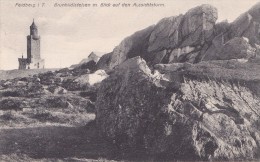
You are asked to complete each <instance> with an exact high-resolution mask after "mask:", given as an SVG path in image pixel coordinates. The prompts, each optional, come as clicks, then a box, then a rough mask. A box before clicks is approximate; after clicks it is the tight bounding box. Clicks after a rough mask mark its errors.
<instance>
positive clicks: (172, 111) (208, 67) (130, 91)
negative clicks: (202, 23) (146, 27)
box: [96, 57, 260, 160]
mask: <svg viewBox="0 0 260 162" xmlns="http://www.w3.org/2000/svg"><path fill="white" fill-rule="evenodd" d="M174 65H175V64H172V65H171V66H170V65H158V66H157V68H158V70H159V71H160V72H161V73H160V72H158V71H157V72H155V73H154V74H152V73H151V70H150V69H149V67H148V66H147V65H146V62H145V61H144V60H143V59H141V58H140V57H135V58H132V59H128V60H127V61H125V62H124V63H122V64H120V65H119V66H118V68H116V69H115V71H114V72H113V73H111V75H110V76H109V77H108V78H107V79H105V80H104V81H103V82H102V83H101V85H100V89H99V92H98V98H97V101H96V115H97V116H96V120H97V125H98V129H99V132H100V135H102V136H104V137H106V138H108V139H110V140H111V141H114V143H115V144H116V145H117V146H118V147H119V148H121V150H123V152H124V153H127V152H131V153H134V152H135V153H138V152H142V153H143V154H145V153H146V154H148V155H149V156H150V157H155V158H160V160H162V158H166V159H167V158H169V159H182V160H196V159H197V160H209V159H212V160H236V159H240V160H241V159H255V158H259V155H260V154H259V151H260V127H259V125H260V123H259V118H260V106H259V104H260V98H259V97H260V95H259V87H260V75H259V73H258V72H257V69H259V68H260V67H259V65H258V64H249V63H247V64H243V63H240V62H238V61H235V60H233V61H229V62H225V61H215V62H202V63H199V64H189V63H185V64H182V65H181V64H176V66H177V67H175V66H174ZM162 72H163V73H164V74H163V73H162ZM257 87H258V89H257Z"/></svg>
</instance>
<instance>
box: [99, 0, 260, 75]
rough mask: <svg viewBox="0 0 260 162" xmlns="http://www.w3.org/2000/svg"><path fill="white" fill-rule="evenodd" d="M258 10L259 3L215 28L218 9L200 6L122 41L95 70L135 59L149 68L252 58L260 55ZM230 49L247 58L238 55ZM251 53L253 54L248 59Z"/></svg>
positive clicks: (107, 68)
mask: <svg viewBox="0 0 260 162" xmlns="http://www.w3.org/2000/svg"><path fill="white" fill-rule="evenodd" d="M259 9H260V4H259V3H258V4H256V5H255V6H253V7H252V8H251V9H250V10H249V11H247V12H245V13H243V14H242V15H241V16H239V17H238V18H237V19H236V20H234V21H233V22H231V23H228V22H227V21H223V22H220V23H217V24H216V21H217V18H218V15H217V9H216V8H215V7H213V6H210V5H201V6H198V7H195V8H192V9H190V10H189V11H188V12H187V13H186V14H183V15H182V14H181V15H179V16H173V17H168V18H164V19H162V20H160V21H159V22H158V23H157V24H156V25H155V26H150V27H148V28H146V29H143V30H141V31H138V32H136V33H134V34H133V35H131V36H129V37H127V38H125V39H124V40H123V41H122V42H121V43H120V44H119V45H118V46H117V47H116V48H114V50H113V52H112V53H109V54H107V55H106V56H104V57H103V58H102V60H100V62H99V63H98V65H99V66H98V69H104V70H106V71H107V70H111V69H114V68H116V67H117V66H118V65H119V64H121V63H123V62H124V61H125V60H127V59H129V58H133V57H136V56H140V57H142V58H143V59H145V61H146V62H147V64H148V66H149V67H153V66H154V65H156V64H159V63H160V64H166V63H176V62H189V63H198V62H200V61H208V60H219V59H220V60H222V59H230V58H232V59H241V58H243V59H249V58H254V57H255V56H256V55H260V52H259V51H260V50H259V49H258V48H259V45H260V20H259V17H260V12H259ZM242 38H246V39H248V42H247V43H246V42H243V39H242ZM238 39H240V41H242V43H241V44H240V43H238ZM232 46H233V47H235V46H237V47H238V48H237V49H242V50H243V51H249V53H250V54H249V53H248V52H242V53H238V52H237V51H236V50H234V49H233V48H232ZM250 51H255V53H254V54H252V55H251V53H252V52H250ZM227 53H228V55H227V56H225V55H226V54H227ZM103 64H105V65H103Z"/></svg>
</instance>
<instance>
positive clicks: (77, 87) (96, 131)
mask: <svg viewBox="0 0 260 162" xmlns="http://www.w3.org/2000/svg"><path fill="white" fill-rule="evenodd" d="M217 15H218V13H217V9H216V8H215V7H213V6H210V5H201V6H198V7H195V8H192V9H190V10H189V11H188V12H187V13H186V14H183V15H179V16H173V17H169V18H164V19H162V20H161V21H159V22H158V23H157V24H156V25H154V26H150V27H148V28H146V29H144V30H141V31H138V32H136V33H134V34H133V35H131V36H129V37H127V38H125V39H124V40H123V41H122V42H121V43H120V44H119V45H118V46H117V47H115V49H114V50H113V51H112V52H110V53H107V54H104V55H103V56H102V57H101V58H100V59H99V58H98V57H96V56H95V55H94V53H92V54H91V55H90V56H89V57H88V58H87V59H84V60H83V61H82V62H81V63H80V64H77V65H73V66H72V67H71V68H70V69H60V70H58V71H55V72H47V73H42V74H36V75H33V76H30V77H18V78H15V79H8V80H2V81H1V83H0V96H1V99H0V109H1V110H0V113H1V114H0V121H1V122H0V123H1V130H0V146H1V147H0V154H1V155H2V156H1V159H3V160H5V161H8V160H10V161H12V160H13V161H15V160H17V159H20V160H24V161H33V160H35V159H40V160H42V161H51V160H53V161H55V160H62V161H88V160H91V159H92V160H93V159H95V160H101V161H102V160H124V161H127V160H132V161H173V160H198V161H200V160H206V161H210V160H211V161H238V160H239V161H246V160H250V161H253V160H256V161H257V160H259V158H260V73H259V69H260V59H259V58H260V19H259V17H260V3H258V4H256V5H255V6H253V7H252V8H251V9H250V10H249V11H247V12H245V13H243V14H242V15H241V16H240V17H238V18H237V19H236V20H235V21H234V22H231V23H228V22H220V23H216V20H217V17H218V16H217ZM28 137H29V138H28Z"/></svg>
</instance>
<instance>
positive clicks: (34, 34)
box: [18, 20, 44, 69]
mask: <svg viewBox="0 0 260 162" xmlns="http://www.w3.org/2000/svg"><path fill="white" fill-rule="evenodd" d="M40 40H41V37H40V36H39V35H38V27H37V26H36V25H35V23H34V20H33V23H32V25H31V26H30V35H28V36H27V58H23V57H22V58H19V59H18V61H19V69H43V68H44V59H41V51H40Z"/></svg>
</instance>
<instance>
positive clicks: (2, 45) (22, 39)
mask: <svg viewBox="0 0 260 162" xmlns="http://www.w3.org/2000/svg"><path fill="white" fill-rule="evenodd" d="M257 2H259V0H0V70H10V69H17V68H18V58H19V57H21V56H22V54H23V55H24V57H26V55H27V54H26V48H27V45H26V36H27V35H29V26H30V25H31V24H32V20H33V19H34V20H35V23H36V25H37V26H38V33H39V35H40V36H41V57H42V58H44V59H45V67H46V68H63V67H69V66H70V65H72V64H75V63H78V62H80V61H81V60H82V59H83V58H86V57H87V56H88V55H89V54H90V53H91V52H92V51H98V52H105V53H108V52H111V51H112V50H113V48H114V47H115V46H117V45H118V44H119V43H120V42H121V41H122V40H123V39H124V38H125V37H127V36H129V35H131V34H133V33H134V32H136V31H138V30H141V29H144V28H146V27H148V26H150V25H153V24H156V23H157V22H158V21H159V20H160V19H162V18H164V17H170V16H177V15H179V14H185V12H187V11H188V10H189V9H191V8H193V7H195V6H198V5H201V4H210V5H213V6H215V7H216V8H217V9H218V22H220V21H223V20H228V22H232V21H233V20H234V19H236V18H237V17H238V16H239V15H240V14H242V13H244V12H246V11H247V10H248V9H250V8H251V7H252V6H253V5H254V4H256V3H257ZM38 3H39V4H40V5H42V3H44V6H43V7H21V6H22V5H23V4H36V6H37V5H38ZM55 3H58V4H63V3H85V4H86V3H87V4H93V3H95V4H98V7H84V8H77V7H54V5H55ZM101 3H110V4H111V5H112V4H118V3H120V6H119V7H111V6H110V7H101V6H100V4H101ZM122 3H130V4H133V3H157V4H164V7H122V6H121V5H122ZM19 6H20V7H19Z"/></svg>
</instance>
